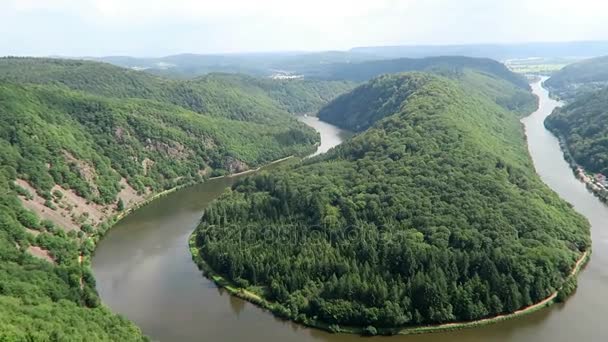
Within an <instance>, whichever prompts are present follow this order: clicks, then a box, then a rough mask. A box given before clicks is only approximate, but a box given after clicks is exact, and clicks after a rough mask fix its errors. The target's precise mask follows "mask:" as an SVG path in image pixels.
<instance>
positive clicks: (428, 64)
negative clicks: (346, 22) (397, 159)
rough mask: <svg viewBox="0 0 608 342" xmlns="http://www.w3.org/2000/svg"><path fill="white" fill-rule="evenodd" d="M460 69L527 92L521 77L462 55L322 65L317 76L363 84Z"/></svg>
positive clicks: (492, 62) (484, 60)
mask: <svg viewBox="0 0 608 342" xmlns="http://www.w3.org/2000/svg"><path fill="white" fill-rule="evenodd" d="M464 69H474V70H477V71H480V72H483V73H486V74H489V75H493V76H495V77H496V78H501V79H503V80H505V81H508V82H510V83H513V84H514V85H516V86H517V87H520V88H522V89H529V86H528V82H527V81H526V79H525V78H523V77H522V76H520V75H517V74H514V73H512V72H511V71H509V69H508V68H507V67H506V66H505V65H503V64H502V63H499V62H497V61H495V60H492V59H488V58H471V57H462V56H442V57H426V58H399V59H388V60H375V61H365V62H359V63H334V64H328V65H326V66H325V67H324V69H323V70H322V71H321V72H320V73H319V75H317V76H318V77H320V78H322V79H339V80H352V81H367V80H370V79H372V78H374V77H376V76H380V75H382V74H394V73H398V72H406V71H431V72H438V71H441V72H458V71H461V70H464Z"/></svg>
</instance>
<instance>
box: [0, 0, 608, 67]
mask: <svg viewBox="0 0 608 342" xmlns="http://www.w3.org/2000/svg"><path fill="white" fill-rule="evenodd" d="M606 13H608V1H605V0H575V1H574V0H299V1H292V0H164V1H163V0H0V55H33V56H48V55H62V56H108V55H130V56H139V57H142V56H149V57H154V56H163V55H169V54H176V53H186V52H188V53H237V52H270V51H319V50H346V49H349V48H351V47H356V46H381V45H418V44H432V45H438V44H469V43H514V42H539V41H574V40H608V21H607V20H606Z"/></svg>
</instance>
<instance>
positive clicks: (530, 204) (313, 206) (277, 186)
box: [195, 73, 590, 334]
mask: <svg viewBox="0 0 608 342" xmlns="http://www.w3.org/2000/svg"><path fill="white" fill-rule="evenodd" d="M321 112H322V113H324V117H331V118H341V119H344V120H345V121H342V123H343V126H345V127H355V128H358V129H359V130H364V129H365V128H366V127H369V128H368V129H367V130H364V131H362V132H361V133H360V134H358V135H356V136H355V137H354V138H352V139H351V140H348V141H347V142H345V143H343V144H342V145H340V146H338V147H337V148H335V149H333V150H331V151H329V152H328V153H327V154H325V155H322V156H319V157H315V158H312V159H308V160H306V161H304V162H301V163H300V164H296V165H295V166H291V167H286V168H282V169H279V170H276V171H275V172H272V173H265V174H259V175H255V176H251V177H247V178H245V179H243V180H241V181H239V182H238V183H237V184H235V185H234V186H233V188H232V190H231V191H229V192H227V193H226V194H224V195H223V196H221V197H220V198H219V199H218V200H216V201H215V202H214V203H213V204H212V205H211V206H210V207H209V208H208V209H207V210H206V212H205V215H204V217H203V219H202V221H201V224H200V226H199V227H198V229H197V232H196V236H195V244H196V245H197V246H198V250H197V251H196V252H195V255H200V256H201V257H202V259H203V260H204V261H205V263H206V265H207V266H208V267H209V268H210V269H212V270H213V271H215V272H217V273H219V274H220V275H222V276H223V277H224V278H226V279H227V281H229V282H230V283H231V284H233V286H238V287H242V288H245V289H247V290H248V291H249V293H253V294H254V295H257V296H260V297H261V298H263V299H265V300H268V301H270V302H271V303H272V304H271V305H269V307H270V308H271V309H272V310H273V311H274V312H275V313H276V314H278V315H280V316H283V317H288V318H290V319H293V320H296V321H298V322H302V323H305V324H312V325H315V326H325V327H326V328H327V329H329V330H332V331H340V330H341V329H342V328H341V327H344V326H347V327H348V326H357V327H367V328H365V330H364V331H365V332H366V333H369V334H373V333H376V332H381V333H391V332H394V330H391V327H397V326H413V325H424V324H436V323H444V322H453V321H461V320H476V319H480V318H484V317H489V316H493V315H497V314H501V313H509V312H513V311H515V310H517V309H520V308H522V307H525V306H528V305H530V304H532V303H535V302H538V301H540V300H542V299H544V298H546V297H547V296H548V295H549V294H551V293H553V292H554V291H555V290H556V289H558V288H559V287H560V286H561V285H562V284H563V283H564V281H565V279H566V278H567V276H568V275H569V273H570V272H571V270H572V268H573V266H574V265H575V262H576V260H577V258H578V257H579V256H580V255H581V252H582V251H585V250H587V249H588V248H589V247H590V239H589V224H588V222H586V220H585V219H584V218H583V217H582V216H580V215H579V214H577V213H575V212H574V210H572V208H571V207H570V206H569V205H568V204H567V203H566V202H564V201H563V200H561V199H560V198H559V197H558V196H557V195H556V194H555V193H553V192H552V191H551V190H550V189H549V188H548V187H547V186H546V185H545V184H544V183H542V181H541V180H540V179H539V177H538V176H537V175H536V173H535V171H534V167H533V165H532V161H531V159H530V157H529V155H528V151H527V148H526V145H525V137H524V133H523V130H522V127H521V124H520V122H519V114H517V113H513V112H510V111H507V110H506V109H504V108H503V107H501V106H499V105H497V104H496V103H495V99H493V98H491V97H490V96H487V95H485V94H484V93H483V92H475V91H472V89H471V88H470V87H469V85H467V84H466V82H465V83H463V82H461V81H458V80H449V79H447V78H444V77H439V76H433V75H430V74H421V73H408V74H398V75H389V76H382V77H379V78H376V79H374V80H372V81H371V82H369V83H368V84H365V85H363V86H361V87H359V88H357V89H355V90H354V91H353V92H351V93H349V94H346V95H343V96H342V97H340V98H339V99H337V100H335V101H334V102H333V103H331V104H330V105H328V106H327V107H326V108H324V109H323V110H322V111H321ZM350 115H352V117H351V116H350ZM341 119H336V121H335V122H340V120H341ZM361 331H363V330H361Z"/></svg>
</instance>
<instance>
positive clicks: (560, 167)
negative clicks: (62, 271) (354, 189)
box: [93, 83, 608, 342]
mask: <svg viewBox="0 0 608 342" xmlns="http://www.w3.org/2000/svg"><path fill="white" fill-rule="evenodd" d="M533 90H534V93H535V94H537V95H538V96H539V99H540V107H539V109H538V110H537V111H536V112H535V113H533V114H532V115H530V116H529V117H527V118H525V119H524V120H522V122H523V123H524V125H525V127H526V133H527V136H528V145H529V149H530V154H531V155H532V158H533V160H534V164H535V166H536V169H537V172H538V173H539V175H540V176H541V178H542V179H543V181H545V183H547V184H548V185H549V186H550V187H551V188H552V189H554V190H555V191H556V192H557V193H558V194H559V195H560V196H561V197H562V198H564V199H566V200H568V201H569V202H570V203H572V204H573V205H574V207H575V209H576V210H577V211H579V212H580V213H582V214H583V215H585V216H586V217H587V218H588V219H589V221H590V222H591V224H592V238H593V255H592V258H591V262H590V263H589V265H588V266H587V268H586V270H585V271H583V272H582V273H581V275H580V276H579V289H578V291H577V293H576V294H575V295H573V296H572V297H571V298H570V299H569V300H568V301H567V302H566V303H565V304H558V305H554V306H552V307H550V308H548V309H544V310H541V311H539V312H536V313H533V314H530V315H527V316H523V317H520V318H517V319H513V320H509V321H505V322H501V323H497V324H492V325H487V326H483V327H479V328H473V329H465V330H461V331H455V332H447V333H434V334H426V335H415V336H393V337H388V338H387V337H377V338H372V339H370V338H365V339H363V338H362V337H359V336H354V335H333V334H329V333H325V332H321V331H318V330H314V329H309V328H304V327H301V326H299V325H296V324H293V323H290V322H284V321H281V320H278V319H276V318H274V317H273V316H272V315H271V314H269V313H267V312H265V311H263V310H261V309H259V308H257V307H255V306H254V305H252V304H250V303H247V302H244V301H242V300H240V299H238V298H235V297H232V296H230V295H228V294H227V293H226V292H225V291H223V290H221V289H218V288H217V287H216V286H215V285H214V284H213V283H212V282H210V281H209V280H207V279H206V278H204V277H203V276H202V275H201V273H200V271H199V270H198V269H197V268H196V266H195V265H194V263H193V262H192V260H191V257H190V252H189V250H188V236H189V235H190V233H191V232H192V231H193V229H194V228H195V227H196V224H197V222H198V220H199V218H200V216H201V212H202V210H203V209H204V208H205V206H207V204H208V203H209V202H210V201H211V200H213V199H214V198H216V197H217V196H218V195H219V194H220V193H221V192H223V191H224V189H225V188H226V187H228V186H230V185H231V184H232V183H233V182H234V180H235V178H227V179H216V180H212V181H208V182H206V183H204V184H200V185H197V186H193V187H190V188H186V189H182V190H180V191H177V192H175V193H173V194H171V195H169V196H166V197H163V198H160V199H159V200H157V201H154V202H153V203H151V204H149V205H147V206H145V207H143V208H141V209H139V210H137V211H136V212H134V213H133V214H131V215H130V216H128V217H126V218H125V219H124V220H122V221H120V222H119V223H118V224H117V225H116V226H115V227H114V228H113V229H112V230H111V231H110V232H109V233H108V235H107V236H106V237H105V238H104V239H103V240H102V241H101V242H100V243H99V246H98V248H97V251H96V254H95V257H94V259H93V271H94V274H95V277H96V279H97V289H98V291H99V293H100V295H101V298H102V300H103V302H104V303H105V305H107V306H109V307H110V308H111V309H112V310H113V311H115V312H118V313H120V314H123V315H124V316H126V317H127V318H129V319H130V320H132V321H133V322H135V323H136V324H137V325H139V326H140V327H141V328H142V330H143V331H144V333H145V334H147V335H148V336H150V337H151V338H152V339H153V340H159V341H201V340H208V341H251V342H262V341H264V342H268V341H295V342H304V341H327V342H355V341H357V342H362V341H376V340H378V341H385V342H439V341H454V342H465V341H466V342H482V341H484V342H486V341H501V342H502V341H504V342H507V341H508V342H515V341H517V342H543V341H546V342H558V341H575V340H578V341H605V340H607V339H608V324H606V323H605V317H608V207H606V206H605V205H603V204H602V203H601V202H600V201H599V200H598V199H596V198H595V197H594V196H593V195H592V194H591V193H589V192H588V191H587V189H586V188H585V186H584V185H583V184H582V183H580V182H579V181H577V180H576V179H575V178H574V176H573V175H572V172H571V171H570V168H569V167H568V165H567V163H566V162H565V161H564V159H563V157H562V153H561V151H560V148H559V144H558V141H557V139H556V138H555V137H554V136H553V135H551V133H549V132H548V131H547V130H546V129H545V128H544V126H543V120H544V118H545V117H546V116H547V115H549V114H550V113H551V111H552V110H553V108H555V107H556V106H557V105H558V103H557V102H556V101H554V100H552V99H550V98H549V97H548V94H547V91H546V90H545V89H543V88H542V87H541V86H540V83H535V84H533ZM301 120H302V121H304V122H306V123H307V124H309V125H311V126H313V127H314V128H315V129H317V130H318V131H319V132H320V133H321V139H322V140H321V146H320V147H319V151H318V153H321V152H324V151H326V150H327V149H329V148H331V147H332V146H335V145H337V144H339V143H340V142H341V141H342V140H343V139H344V137H345V136H346V133H345V132H343V131H341V130H339V129H337V128H336V127H335V126H332V125H329V124H327V123H324V122H322V121H319V120H318V119H316V118H314V117H305V118H301Z"/></svg>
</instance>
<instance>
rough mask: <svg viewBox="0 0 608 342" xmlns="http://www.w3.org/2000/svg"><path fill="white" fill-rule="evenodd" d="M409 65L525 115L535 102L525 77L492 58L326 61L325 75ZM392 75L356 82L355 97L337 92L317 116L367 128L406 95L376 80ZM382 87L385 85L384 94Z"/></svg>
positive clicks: (359, 76)
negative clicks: (365, 83) (369, 82)
mask: <svg viewBox="0 0 608 342" xmlns="http://www.w3.org/2000/svg"><path fill="white" fill-rule="evenodd" d="M412 70H415V71H428V72H432V73H435V74H438V75H442V76H445V77H448V78H451V79H454V80H458V81H459V82H460V83H461V85H462V86H465V87H467V88H468V90H469V91H470V92H473V93H481V94H483V95H484V96H487V97H489V98H491V99H493V100H494V101H495V102H496V103H497V104H499V105H500V106H502V107H504V108H505V109H508V110H512V111H515V112H518V113H520V114H522V115H527V114H529V113H531V112H532V111H533V110H534V109H535V108H536V99H535V97H534V96H533V95H532V94H531V93H530V92H529V85H528V82H527V81H526V79H525V78H523V77H522V76H519V75H516V74H514V73H512V72H511V71H509V70H508V69H507V68H506V67H505V66H504V65H503V64H501V63H499V62H496V61H494V60H490V59H480V58H469V57H430V58H422V59H407V58H404V59H395V60H386V61H371V62H362V63H353V64H340V65H331V66H329V67H328V70H327V72H326V73H325V76H326V77H328V78H336V79H354V80H364V79H367V78H371V77H374V76H377V75H382V74H391V73H395V72H403V71H412ZM390 80H395V79H394V78H391V77H387V78H379V79H377V81H376V83H374V84H373V88H372V89H368V88H366V87H365V86H364V87H360V88H357V89H356V90H355V92H362V94H361V96H359V97H358V98H353V97H352V96H351V97H347V96H341V97H338V98H337V99H336V100H335V101H333V102H331V103H330V104H329V105H327V106H326V107H324V108H323V109H322V110H321V111H320V112H319V117H320V118H321V119H323V120H325V121H327V122H330V123H333V124H336V125H339V126H343V127H346V128H348V129H350V130H354V131H361V130H365V129H367V128H368V127H369V126H370V125H372V124H373V123H374V122H375V121H377V119H379V118H382V117H384V116H385V115H386V113H394V112H395V110H396V108H393V107H391V106H390V105H391V104H392V106H398V105H400V103H401V102H403V101H402V99H401V98H397V99H393V98H392V96H394V95H396V96H405V95H406V94H407V92H395V91H394V87H395V85H393V86H389V85H384V86H378V85H379V84H381V83H382V82H384V81H390ZM402 86H405V87H406V88H410V85H407V84H402ZM382 91H388V94H387V93H383V92H382ZM391 94H392V95H391ZM389 99H390V100H389ZM347 103H348V105H347ZM380 103H382V106H380V105H379V104H380ZM387 106H388V107H387ZM335 107H337V108H340V110H335ZM370 107H376V108H378V109H381V110H380V111H379V112H378V111H372V110H370Z"/></svg>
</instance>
